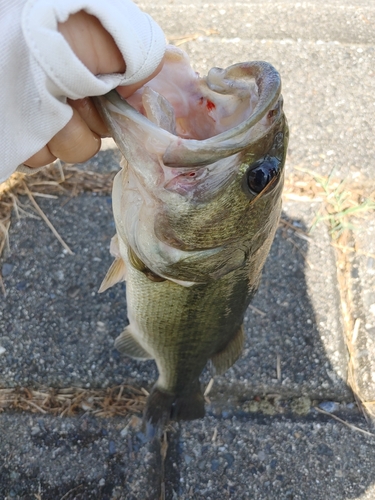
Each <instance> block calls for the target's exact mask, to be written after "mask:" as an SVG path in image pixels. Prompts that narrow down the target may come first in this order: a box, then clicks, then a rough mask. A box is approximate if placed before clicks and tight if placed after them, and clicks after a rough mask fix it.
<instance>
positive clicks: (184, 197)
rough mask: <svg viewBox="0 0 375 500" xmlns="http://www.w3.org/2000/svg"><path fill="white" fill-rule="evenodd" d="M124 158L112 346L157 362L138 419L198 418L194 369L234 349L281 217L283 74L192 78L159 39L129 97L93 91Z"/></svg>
mask: <svg viewBox="0 0 375 500" xmlns="http://www.w3.org/2000/svg"><path fill="white" fill-rule="evenodd" d="M95 102H96V106H97V108H98V110H99V112H100V113H101V115H102V117H103V119H104V121H105V122H106V124H107V126H108V129H109V131H110V134H111V135H112V137H113V138H114V140H115V142H116V144H117V146H118V148H119V149H120V151H121V153H122V155H123V161H122V168H121V170H120V172H118V173H117V175H116V177H115V179H114V183H113V193H112V203H113V213H114V219H115V225H116V235H115V236H114V238H113V239H112V242H111V253H112V255H113V256H114V261H113V263H112V265H111V267H110V269H109V270H108V272H107V275H106V277H105V278H104V280H103V283H102V285H101V288H100V292H103V291H105V290H106V289H107V288H109V287H110V286H113V285H114V284H116V283H118V282H120V281H124V280H125V281H126V301H127V311H128V319H129V325H128V326H127V327H126V328H125V329H124V330H123V332H122V333H121V334H120V335H119V336H118V337H117V339H116V340H115V347H116V348H117V349H118V350H119V351H120V352H121V353H122V354H124V355H126V356H130V357H131V358H134V359H137V360H146V359H153V360H155V362H156V365H157V369H158V373H159V377H158V379H157V381H156V383H155V385H154V386H153V388H152V390H151V392H150V394H149V396H148V399H147V401H146V407H145V411H144V423H145V425H146V426H150V427H151V428H160V427H163V426H164V425H165V424H166V423H167V422H168V421H169V420H194V419H198V418H202V417H203V416H204V414H205V400H204V395H203V393H202V389H201V384H200V375H201V373H202V371H203V370H204V368H205V367H206V365H209V367H210V369H211V370H212V372H213V374H214V375H221V374H223V373H224V372H225V371H226V370H228V369H229V368H230V367H231V366H232V365H233V364H234V363H235V362H236V360H237V359H238V358H239V357H240V355H241V353H242V350H243V346H244V341H245V334H244V326H243V322H244V316H245V313H246V310H247V308H248V305H249V303H250V301H251V299H252V298H253V297H254V295H255V293H256V291H257V289H258V287H259V283H260V278H261V273H262V269H263V266H264V264H265V261H266V258H267V256H268V253H269V250H270V247H271V244H272V241H273V239H274V235H275V232H276V229H277V227H278V223H279V218H280V214H281V194H282V189H283V179H284V165H285V157H286V151H287V143H288V125H287V121H286V118H285V115H284V112H283V99H282V96H281V80H280V75H279V73H278V72H277V71H276V69H275V68H274V67H273V66H272V65H271V64H269V63H267V62H263V61H252V62H243V63H236V64H233V65H231V66H229V67H228V68H226V69H222V68H217V67H214V68H212V69H211V70H210V71H209V72H208V74H207V76H204V77H201V76H200V75H199V74H198V73H196V72H195V71H194V70H193V69H192V68H191V65H190V61H189V58H188V56H187V54H186V53H185V52H183V51H182V50H181V49H178V48H176V47H173V46H169V47H168V48H167V51H166V55H165V58H164V65H163V68H162V70H161V72H160V73H159V74H158V75H157V76H156V77H155V78H153V79H152V80H151V81H150V82H148V83H147V84H146V85H145V86H143V87H142V88H141V89H139V90H138V91H137V92H136V93H135V94H133V95H132V96H131V97H130V98H128V99H127V100H123V99H122V98H121V97H120V96H119V95H118V93H117V92H116V91H112V92H110V93H109V94H107V95H105V96H102V97H98V98H95Z"/></svg>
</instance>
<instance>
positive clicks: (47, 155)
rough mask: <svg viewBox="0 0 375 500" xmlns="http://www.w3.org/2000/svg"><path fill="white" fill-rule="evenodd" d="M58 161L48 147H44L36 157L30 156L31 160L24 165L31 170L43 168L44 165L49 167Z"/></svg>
mask: <svg viewBox="0 0 375 500" xmlns="http://www.w3.org/2000/svg"><path fill="white" fill-rule="evenodd" d="M55 160H56V156H54V155H53V154H52V153H51V152H50V150H49V149H48V147H47V146H44V148H42V149H41V150H40V151H38V152H37V153H35V155H33V156H30V158H29V159H28V160H26V161H24V162H23V164H24V165H26V166H27V167H31V168H38V167H43V166H44V165H49V164H50V163H52V162H53V161H55Z"/></svg>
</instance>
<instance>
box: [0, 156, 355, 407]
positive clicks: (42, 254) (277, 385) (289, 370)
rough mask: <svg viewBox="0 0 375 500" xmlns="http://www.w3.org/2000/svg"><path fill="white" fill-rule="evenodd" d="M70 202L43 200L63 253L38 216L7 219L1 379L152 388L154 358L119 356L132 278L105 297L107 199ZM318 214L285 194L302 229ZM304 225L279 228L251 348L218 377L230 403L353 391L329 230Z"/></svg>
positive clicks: (249, 323) (250, 321) (254, 313)
mask: <svg viewBox="0 0 375 500" xmlns="http://www.w3.org/2000/svg"><path fill="white" fill-rule="evenodd" d="M106 154H108V151H107V152H106ZM64 201H66V200H64V199H63V198H59V199H57V200H41V201H40V202H39V203H40V206H41V208H42V209H43V211H44V212H45V213H46V214H48V216H49V217H50V219H51V221H52V223H53V224H54V226H55V227H57V228H58V229H59V232H60V234H61V236H62V237H63V238H64V239H65V241H66V242H67V243H68V244H69V245H70V247H71V248H72V249H73V251H74V252H75V254H74V255H72V256H71V255H67V254H66V251H64V250H63V249H62V247H61V245H60V244H59V243H58V242H57V240H56V239H55V238H54V236H53V235H52V233H51V232H50V230H49V229H48V228H47V227H46V225H45V224H44V222H43V221H41V220H35V219H22V220H21V221H19V222H18V223H16V224H15V225H14V226H13V228H11V231H10V241H11V248H12V250H11V253H10V255H9V256H8V257H7V258H6V259H5V260H4V263H3V265H2V270H3V275H4V274H5V276H4V285H5V287H6V290H7V296H6V297H5V298H4V300H2V302H1V304H0V331H1V335H0V345H1V346H2V347H3V354H2V355H0V373H1V375H0V385H1V386H3V387H12V386H17V385H25V386H28V385H35V384H41V385H47V386H53V387H54V386H58V387H64V386H65V387H66V386H70V385H77V386H79V387H106V386H109V385H118V384H121V383H124V382H125V383H129V382H131V383H133V384H134V383H135V384H143V385H146V386H147V387H149V386H150V384H151V383H152V382H153V381H154V380H155V379H156V370H155V367H154V363H153V362H143V363H141V362H135V361H131V360H129V359H126V358H121V357H120V355H119V354H118V353H117V351H116V350H115V349H114V348H113V340H114V338H115V337H116V336H117V335H118V334H119V333H120V332H121V330H122V329H123V327H124V326H125V325H126V322H127V319H126V303H125V285H124V284H122V285H117V286H116V287H114V288H112V289H111V290H110V291H108V292H107V293H105V294H102V295H99V294H97V290H98V287H99V285H100V282H101V280H102V278H103V276H104V274H105V272H106V269H107V267H109V265H110V262H111V257H110V256H109V254H108V247H109V241H110V238H111V236H112V234H113V231H114V224H113V220H112V214H111V205H110V198H109V197H107V196H94V195H90V194H86V195H83V196H80V197H78V198H74V199H72V200H70V201H69V203H66V204H65V203H64ZM313 213H314V212H312V211H311V209H310V208H309V207H308V206H307V205H306V204H303V203H300V204H297V203H295V202H288V203H287V204H286V205H285V212H284V215H283V217H285V218H286V220H287V221H288V223H289V224H291V227H292V228H293V225H294V226H295V227H296V228H299V229H301V228H306V226H307V225H308V224H309V223H310V221H311V219H312V217H313ZM296 234H297V233H295V232H294V231H293V230H292V229H290V228H287V227H285V226H282V227H281V228H280V230H279V232H278V235H277V238H276V242H275V245H274V246H273V248H272V251H271V254H270V256H269V259H268V261H267V264H266V266H265V271H264V277H263V282H262V286H261V288H260V290H259V294H258V296H257V298H256V300H255V301H254V303H253V307H255V309H251V308H250V309H249V312H248V314H247V316H246V321H245V328H246V333H247V337H248V340H247V343H246V348H245V352H244V355H243V356H242V358H241V359H240V360H239V362H238V363H237V364H236V365H235V367H234V368H232V369H231V370H230V371H229V372H228V373H227V374H226V375H225V376H224V377H221V378H218V379H217V380H218V382H217V384H216V386H215V390H219V388H220V394H221V397H222V398H223V400H224V401H226V400H227V398H228V397H231V398H235V399H238V398H240V399H241V400H246V399H249V398H252V397H253V396H254V395H255V394H259V393H261V394H265V393H270V392H271V393H273V392H278V393H280V394H282V395H283V396H284V397H294V396H295V397H298V396H300V395H303V394H307V393H308V394H309V395H310V397H311V398H313V399H315V398H318V399H334V400H342V399H348V398H350V397H351V396H350V391H349V390H348V388H347V386H346V383H345V381H346V370H347V358H346V351H345V346H344V344H343V341H342V338H343V337H342V330H341V325H340V314H339V301H338V293H337V288H336V282H335V272H336V271H335V260H334V256H333V253H332V250H331V248H330V247H329V237H328V234H327V232H326V229H325V227H324V226H321V227H320V228H319V229H318V230H317V232H315V233H314V239H313V240H312V243H311V245H310V244H308V243H307V242H306V241H305V240H302V239H300V238H297V236H296ZM35 235H37V238H36V237H35ZM317 242H318V243H317ZM315 243H317V244H315ZM323 267H324V268H325V270H326V271H325V273H324V274H322V273H321V269H322V268H323ZM4 270H5V271H6V272H5V273H4ZM259 311H260V312H259ZM278 356H279V357H280V367H281V378H280V380H278V379H277V374H276V366H277V357H278ZM207 377H208V374H207V375H206V377H204V379H205V380H206V382H207V381H208V378H207Z"/></svg>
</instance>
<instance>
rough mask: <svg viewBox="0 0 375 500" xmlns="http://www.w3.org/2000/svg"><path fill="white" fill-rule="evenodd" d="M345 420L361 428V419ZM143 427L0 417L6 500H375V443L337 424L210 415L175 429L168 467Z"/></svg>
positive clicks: (0, 492)
mask: <svg viewBox="0 0 375 500" xmlns="http://www.w3.org/2000/svg"><path fill="white" fill-rule="evenodd" d="M341 416H344V415H341ZM345 418H349V421H351V422H352V423H354V424H358V422H357V420H358V417H356V416H355V415H352V416H351V417H348V415H346V416H345ZM137 424H138V423H137V421H134V418H133V421H129V419H121V418H112V419H96V418H92V417H90V416H87V415H82V416H81V417H80V418H62V419H61V418H58V419H57V418H54V417H51V416H46V415H44V416H41V415H30V414H29V415H26V414H22V415H21V414H17V413H5V414H1V415H0V433H1V436H2V438H1V442H0V450H1V454H0V477H1V481H0V497H1V498H3V499H4V500H11V499H14V498H15V499H25V500H26V499H27V500H28V499H31V498H41V499H42V500H52V499H57V498H59V499H62V498H64V500H65V499H70V500H73V499H75V500H94V499H95V500H96V499H99V498H100V499H101V500H110V499H111V500H139V499H141V498H142V499H145V500H155V499H158V498H165V499H167V500H172V499H175V498H178V499H179V500H185V499H193V498H194V499H202V500H203V499H207V500H210V499H212V500H216V499H217V498H233V499H246V498H251V499H255V500H263V499H265V498H269V499H276V498H277V499H278V498H282V499H294V500H302V499H307V498H308V499H309V500H321V499H322V498H330V499H332V500H344V499H354V498H361V500H372V499H373V498H374V494H375V489H374V481H375V478H374V475H373V463H374V461H375V437H371V436H366V435H363V434H361V433H359V432H358V431H353V430H351V429H349V428H347V427H344V426H343V425H342V424H340V423H339V422H336V421H334V420H332V419H330V417H328V418H327V417H322V416H321V415H317V414H316V413H312V414H311V415H310V416H309V417H308V418H307V419H306V418H304V419H296V418H293V417H289V418H286V417H273V418H270V417H264V416H262V415H251V414H249V413H246V412H241V411H238V410H237V411H234V414H232V415H231V416H230V417H225V418H223V417H215V416H213V415H211V416H208V417H206V418H205V419H203V420H201V421H199V422H194V423H185V424H183V425H182V426H181V427H179V426H178V425H174V426H173V428H172V430H171V432H169V433H168V448H167V449H165V448H164V451H166V460H165V461H163V458H162V447H161V445H160V442H158V441H157V440H155V441H153V442H150V443H146V442H145V440H144V437H143V435H142V434H140V433H139V430H138V427H137ZM360 425H361V424H360ZM162 488H163V491H164V493H165V496H162V497H161V496H160V495H161V492H162ZM38 495H39V496H38Z"/></svg>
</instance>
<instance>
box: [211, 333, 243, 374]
mask: <svg viewBox="0 0 375 500" xmlns="http://www.w3.org/2000/svg"><path fill="white" fill-rule="evenodd" d="M244 341H245V335H244V330H243V326H241V328H240V329H239V330H238V332H237V333H236V335H235V337H233V338H232V339H231V340H230V341H229V342H228V344H227V345H226V347H225V348H224V349H222V350H221V351H220V352H218V353H216V354H214V355H213V356H212V358H211V362H212V364H213V365H214V367H215V373H216V375H222V374H223V373H224V372H226V371H227V370H228V368H230V367H231V366H232V365H233V364H234V363H235V362H236V361H237V359H238V358H239V357H240V356H241V353H242V349H243V345H244Z"/></svg>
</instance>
